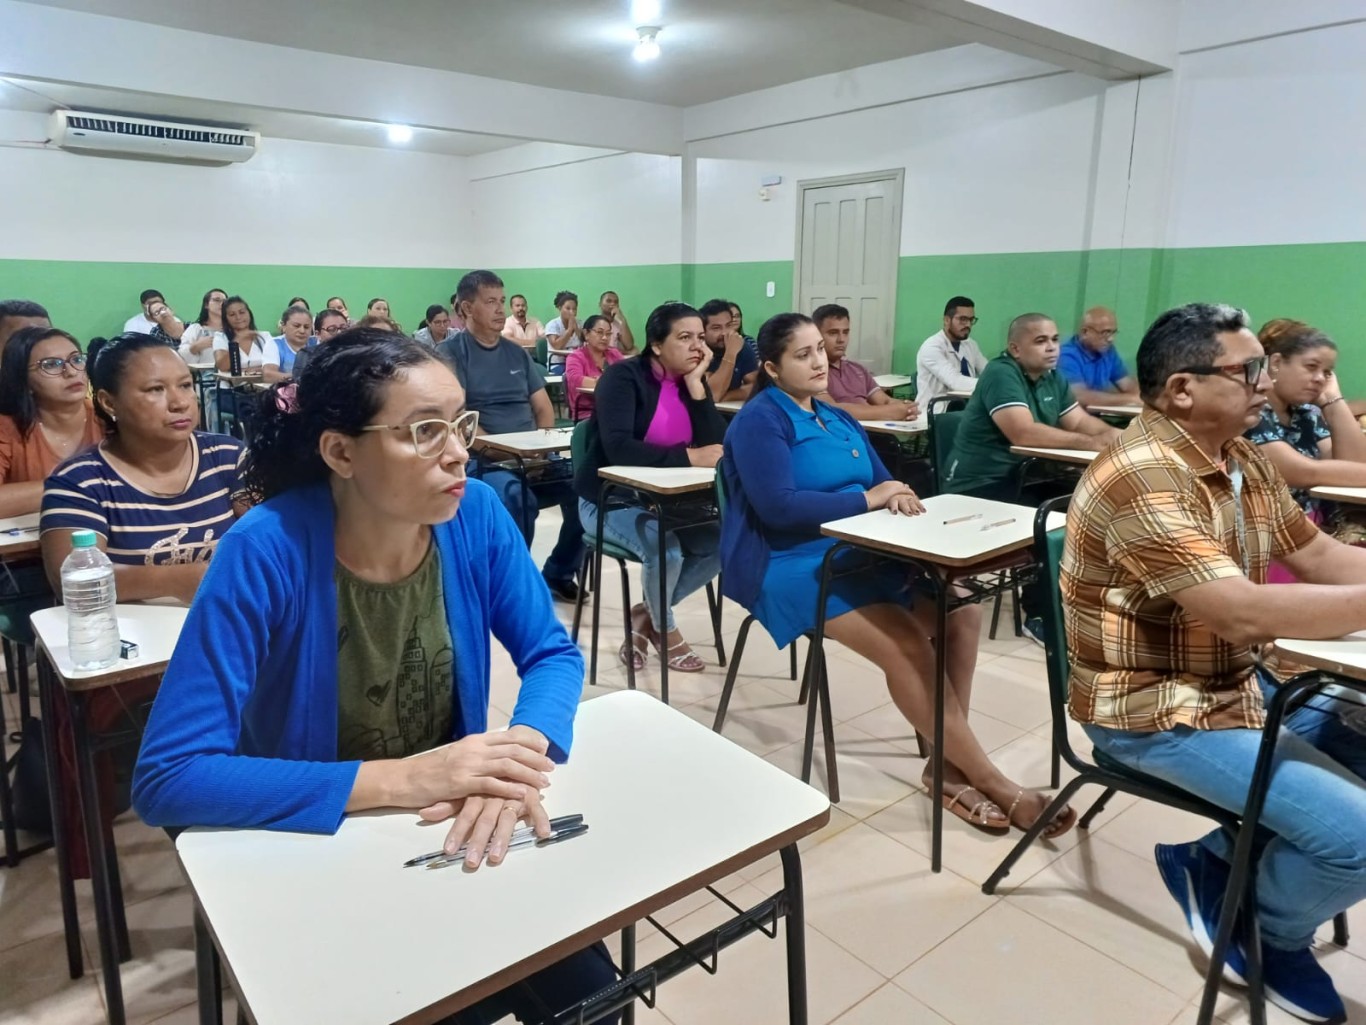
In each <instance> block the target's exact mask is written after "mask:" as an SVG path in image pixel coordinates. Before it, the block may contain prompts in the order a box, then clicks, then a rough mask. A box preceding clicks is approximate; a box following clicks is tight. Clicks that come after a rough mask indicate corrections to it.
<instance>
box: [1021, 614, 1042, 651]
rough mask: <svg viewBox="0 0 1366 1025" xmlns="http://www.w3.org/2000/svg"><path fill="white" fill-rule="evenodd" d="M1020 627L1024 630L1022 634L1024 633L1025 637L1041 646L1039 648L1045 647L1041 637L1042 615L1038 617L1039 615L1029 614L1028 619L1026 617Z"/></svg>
mask: <svg viewBox="0 0 1366 1025" xmlns="http://www.w3.org/2000/svg"><path fill="white" fill-rule="evenodd" d="M1020 629H1021V630H1023V631H1024V635H1025V636H1026V637H1028V638H1029V639H1030V640H1031V641H1033V642H1034V643H1035V644H1037V645H1038V646H1039V647H1041V648H1044V647H1047V644H1046V643H1045V642H1044V639H1043V618H1042V617H1040V616H1030V617H1029V618H1028V619H1026V620H1025V621H1024V622H1023V623H1021V624H1020Z"/></svg>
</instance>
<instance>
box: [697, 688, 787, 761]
mask: <svg viewBox="0 0 1366 1025" xmlns="http://www.w3.org/2000/svg"><path fill="white" fill-rule="evenodd" d="M720 698H721V692H720V689H719V688H718V689H717V691H716V693H715V694H714V695H711V696H709V697H707V698H704V699H703V700H701V701H699V702H697V703H696V704H693V705H690V706H688V707H686V708H685V709H684V710H683V711H684V713H685V714H686V715H688V716H689V717H690V718H692V719H695V720H696V721H698V722H700V723H702V724H703V725H705V726H706V727H707V728H708V729H710V728H711V726H712V724H713V723H714V722H715V720H716V709H717V707H718V706H719V704H720ZM722 734H723V735H724V736H725V737H726V738H727V739H729V740H731V741H732V742H734V743H736V744H739V745H740V746H741V747H743V748H745V749H746V750H748V751H752V752H754V753H755V754H759V755H765V754H768V753H770V752H772V751H777V750H778V749H779V748H783V747H786V746H788V745H790V744H793V743H796V742H797V741H799V740H800V739H801V738H802V737H804V736H805V734H806V709H805V707H803V706H801V705H798V704H797V695H796V691H795V690H791V689H789V690H787V691H786V693H785V692H784V691H783V690H780V689H776V688H775V687H773V686H771V685H770V684H768V683H758V682H755V683H746V684H743V685H741V684H739V683H738V682H737V684H736V686H735V690H734V691H733V693H732V694H731V698H730V705H729V706H728V708H727V710H726V721H725V724H724V727H723V729H722Z"/></svg>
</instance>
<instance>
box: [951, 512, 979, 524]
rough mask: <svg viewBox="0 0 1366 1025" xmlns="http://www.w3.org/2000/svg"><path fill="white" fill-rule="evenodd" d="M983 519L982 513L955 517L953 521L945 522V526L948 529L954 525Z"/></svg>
mask: <svg viewBox="0 0 1366 1025" xmlns="http://www.w3.org/2000/svg"><path fill="white" fill-rule="evenodd" d="M981 518H982V514H981V513H970V514H969V515H967V516H955V517H954V518H953V519H951V520H945V521H944V526H946V527H947V526H949V525H950V524H954V523H967V522H968V521H969V520H980V519H981Z"/></svg>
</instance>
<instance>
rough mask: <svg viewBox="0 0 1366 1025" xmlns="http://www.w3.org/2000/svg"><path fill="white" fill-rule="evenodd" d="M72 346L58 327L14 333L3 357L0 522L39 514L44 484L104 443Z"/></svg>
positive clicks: (82, 360) (72, 341)
mask: <svg viewBox="0 0 1366 1025" xmlns="http://www.w3.org/2000/svg"><path fill="white" fill-rule="evenodd" d="M85 369H86V359H85V356H84V355H83V354H82V353H81V347H80V345H79V344H77V342H76V339H75V338H73V337H72V336H71V335H69V334H67V333H66V332H65V331H61V330H58V329H57V328H55V327H27V328H24V329H23V330H21V331H16V332H15V333H14V335H13V336H11V338H10V340H9V344H7V345H6V346H5V352H4V355H3V357H0V517H6V518H8V517H10V516H22V515H24V514H25V513H36V512H37V511H38V508H39V506H40V505H41V504H42V501H43V481H44V479H45V478H46V477H47V475H48V474H50V473H51V472H52V471H53V470H54V469H55V468H56V466H57V464H58V463H59V462H61V461H62V460H63V459H66V458H67V457H68V456H72V455H75V454H76V453H77V452H80V451H83V450H84V449H87V448H89V447H90V446H91V445H93V444H95V443H96V442H98V441H99V440H100V439H101V438H102V437H104V428H103V427H102V426H101V424H100V421H99V419H98V418H97V417H96V416H95V407H94V406H93V405H92V404H91V402H90V398H89V391H90V384H89V381H88V380H87V378H86V376H85Z"/></svg>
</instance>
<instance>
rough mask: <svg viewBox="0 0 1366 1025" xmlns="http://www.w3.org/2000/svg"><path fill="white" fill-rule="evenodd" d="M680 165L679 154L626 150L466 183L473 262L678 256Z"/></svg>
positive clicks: (637, 260)
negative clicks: (474, 250) (474, 247)
mask: <svg viewBox="0 0 1366 1025" xmlns="http://www.w3.org/2000/svg"><path fill="white" fill-rule="evenodd" d="M490 156H494V154H490ZM562 156H563V154H558V155H557V159H558V158H559V157H562ZM681 164H682V162H681V160H680V158H678V157H665V156H655V155H652V154H645V153H623V154H619V155H615V156H607V157H598V158H592V159H586V160H580V161H577V162H573V163H557V164H555V165H553V166H550V167H542V168H538V169H534V170H525V171H518V172H514V173H511V174H504V175H499V176H496V177H491V178H482V179H478V180H475V181H473V182H471V183H470V185H469V189H470V202H471V204H472V207H473V217H472V226H471V235H472V238H473V239H474V240H476V241H477V247H478V256H477V257H476V258H475V259H476V262H478V263H480V264H481V265H482V266H489V267H508V268H512V267H603V266H623V265H626V266H635V265H642V264H656V263H678V262H679V253H680V251H681V247H682V198H681V197H682V177H681Z"/></svg>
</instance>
